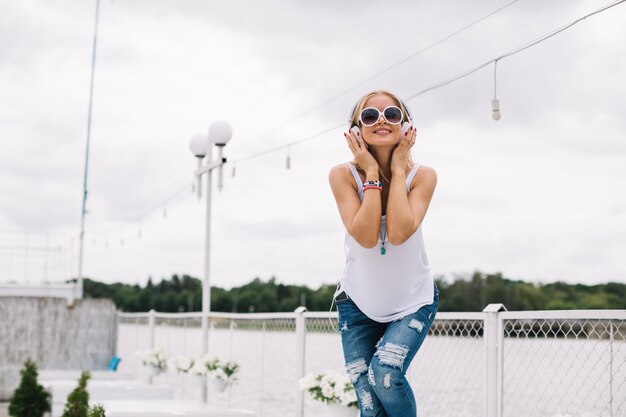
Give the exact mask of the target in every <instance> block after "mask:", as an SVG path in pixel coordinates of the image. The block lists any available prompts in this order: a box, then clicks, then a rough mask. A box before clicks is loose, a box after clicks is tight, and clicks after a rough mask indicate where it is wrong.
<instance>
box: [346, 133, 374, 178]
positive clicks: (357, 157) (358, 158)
mask: <svg viewBox="0 0 626 417" xmlns="http://www.w3.org/2000/svg"><path fill="white" fill-rule="evenodd" d="M343 135H344V136H345V137H346V141H347V142H348V147H349V148H350V151H352V154H353V155H354V162H356V163H357V166H358V167H359V168H361V169H362V170H364V171H365V173H366V174H367V173H374V172H375V173H376V178H378V162H376V159H374V156H373V155H372V154H371V153H369V151H368V150H367V148H366V146H365V143H364V142H363V136H362V135H361V134H359V136H358V137H356V136H355V135H354V133H353V132H352V130H349V131H348V133H344V134H343Z"/></svg>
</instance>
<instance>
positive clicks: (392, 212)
mask: <svg viewBox="0 0 626 417" xmlns="http://www.w3.org/2000/svg"><path fill="white" fill-rule="evenodd" d="M414 143H415V131H414V130H413V128H411V130H410V131H409V132H408V134H407V135H405V136H403V137H402V139H401V141H400V143H399V144H398V146H397V147H396V149H395V150H394V153H393V156H392V160H391V172H392V178H391V185H390V188H389V200H388V201H387V213H386V214H387V239H388V241H389V243H391V244H392V245H401V244H402V243H404V242H406V241H407V240H408V239H409V238H410V237H411V236H412V235H413V233H415V231H416V230H417V228H418V227H419V226H420V224H422V220H424V216H426V211H427V210H428V206H429V205H430V201H431V199H432V197H433V193H434V191H435V186H436V185H437V173H436V172H435V170H434V169H432V168H430V167H427V166H422V167H420V168H419V169H418V171H417V173H416V174H415V178H414V179H413V183H412V184H411V189H410V191H409V193H408V194H407V192H406V166H407V163H408V156H409V152H410V149H411V146H413V144H414Z"/></svg>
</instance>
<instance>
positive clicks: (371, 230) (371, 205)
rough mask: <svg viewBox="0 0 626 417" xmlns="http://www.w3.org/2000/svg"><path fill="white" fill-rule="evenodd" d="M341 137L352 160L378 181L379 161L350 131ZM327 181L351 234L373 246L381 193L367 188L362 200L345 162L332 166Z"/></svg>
mask: <svg viewBox="0 0 626 417" xmlns="http://www.w3.org/2000/svg"><path fill="white" fill-rule="evenodd" d="M344 136H346V142H347V143H348V146H349V148H350V150H351V151H352V153H353V155H354V159H355V161H356V162H357V163H358V164H359V166H361V167H362V168H363V169H364V170H365V175H366V179H367V180H377V179H378V163H377V162H376V160H375V159H374V157H373V156H372V154H370V153H369V152H368V151H367V149H366V148H365V146H363V145H362V143H361V141H360V140H358V138H356V137H354V135H353V134H352V133H351V132H349V133H348V134H344ZM329 181H330V187H331V189H332V190H333V195H334V196H335V201H336V202H337V208H338V209H339V215H340V216H341V220H342V221H343V224H344V226H345V227H346V230H347V231H348V233H349V234H350V236H352V237H353V238H354V240H356V241H357V242H358V243H359V245H361V246H363V247H365V248H373V247H374V246H376V244H377V243H378V235H379V233H380V219H381V215H382V199H381V198H382V196H381V192H380V191H379V190H376V189H370V190H366V191H365V192H364V193H363V201H361V200H360V199H359V193H358V190H357V188H356V187H357V185H356V184H355V183H354V179H353V177H352V173H351V172H350V168H349V167H347V166H346V165H345V164H342V165H337V166H336V167H334V168H333V169H331V171H330V174H329Z"/></svg>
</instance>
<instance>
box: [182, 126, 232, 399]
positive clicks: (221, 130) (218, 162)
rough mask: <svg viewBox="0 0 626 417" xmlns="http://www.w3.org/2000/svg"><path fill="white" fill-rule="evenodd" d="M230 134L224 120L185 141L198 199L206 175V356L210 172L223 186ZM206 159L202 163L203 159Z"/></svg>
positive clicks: (204, 387) (205, 337)
mask: <svg viewBox="0 0 626 417" xmlns="http://www.w3.org/2000/svg"><path fill="white" fill-rule="evenodd" d="M232 135H233V129H232V127H231V126H230V124H228V122H226V121H223V120H219V121H216V122H213V123H212V124H211V126H209V134H208V135H204V134H198V135H194V136H193V137H192V138H191V140H190V141H189V148H190V149H191V152H193V154H194V155H195V156H196V158H197V160H198V168H197V169H196V172H195V173H194V175H195V177H196V180H197V187H196V189H197V190H198V198H200V197H201V196H202V191H201V190H202V175H203V174H206V176H207V188H206V232H205V245H204V246H205V247H204V279H203V281H202V354H203V355H206V354H207V352H208V347H209V317H208V315H209V312H210V311H211V285H210V281H209V276H210V254H211V188H212V182H213V181H212V171H213V170H214V169H215V168H217V172H218V176H217V188H218V189H219V190H220V191H221V190H222V187H223V185H224V184H223V178H224V176H223V165H224V163H225V162H226V158H224V146H226V144H227V143H228V141H229V140H230V138H231V137H232ZM213 145H215V146H216V147H217V158H216V159H215V160H213ZM205 158H206V163H203V161H204V160H205ZM206 400H207V381H206V378H205V379H204V382H203V383H202V401H204V402H206Z"/></svg>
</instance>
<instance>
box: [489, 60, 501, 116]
mask: <svg viewBox="0 0 626 417" xmlns="http://www.w3.org/2000/svg"><path fill="white" fill-rule="evenodd" d="M497 74H498V60H497V59H496V60H495V62H494V63H493V99H492V100H491V118H492V119H493V120H496V121H498V120H500V117H502V115H501V114H500V100H498V94H497V93H498V83H497Z"/></svg>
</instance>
